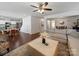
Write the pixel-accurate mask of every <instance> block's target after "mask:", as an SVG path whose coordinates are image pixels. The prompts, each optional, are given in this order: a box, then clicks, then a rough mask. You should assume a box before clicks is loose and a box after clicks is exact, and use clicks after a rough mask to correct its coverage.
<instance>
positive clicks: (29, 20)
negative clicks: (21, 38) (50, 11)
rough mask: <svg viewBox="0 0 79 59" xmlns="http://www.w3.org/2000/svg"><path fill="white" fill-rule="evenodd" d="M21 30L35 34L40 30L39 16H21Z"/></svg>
mask: <svg viewBox="0 0 79 59" xmlns="http://www.w3.org/2000/svg"><path fill="white" fill-rule="evenodd" d="M20 31H21V32H24V33H29V34H35V33H38V32H41V17H37V16H28V17H25V18H23V24H22V27H21V30H20Z"/></svg>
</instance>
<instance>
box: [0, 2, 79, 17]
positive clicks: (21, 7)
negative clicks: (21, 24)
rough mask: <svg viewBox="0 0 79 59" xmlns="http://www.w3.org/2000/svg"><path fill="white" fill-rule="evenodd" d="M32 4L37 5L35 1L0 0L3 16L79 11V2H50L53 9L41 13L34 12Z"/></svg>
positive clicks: (0, 12) (0, 9) (0, 11)
mask: <svg viewBox="0 0 79 59" xmlns="http://www.w3.org/2000/svg"><path fill="white" fill-rule="evenodd" d="M30 5H37V3H36V2H35V3H34V2H0V15H3V16H11V15H12V16H15V17H16V16H17V17H18V16H19V17H20V16H27V15H33V16H46V15H54V14H59V13H64V12H69V11H79V2H49V5H48V7H50V8H52V9H53V11H50V12H49V11H47V12H45V14H43V15H41V14H39V13H37V12H36V13H34V12H32V11H33V10H34V8H33V7H31V6H30Z"/></svg>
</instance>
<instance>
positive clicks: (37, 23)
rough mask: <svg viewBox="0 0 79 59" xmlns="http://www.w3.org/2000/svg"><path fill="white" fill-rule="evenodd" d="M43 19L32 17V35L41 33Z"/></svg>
mask: <svg viewBox="0 0 79 59" xmlns="http://www.w3.org/2000/svg"><path fill="white" fill-rule="evenodd" d="M41 19H42V18H41V17H37V16H32V17H31V33H32V34H34V33H38V32H41V29H42V28H41Z"/></svg>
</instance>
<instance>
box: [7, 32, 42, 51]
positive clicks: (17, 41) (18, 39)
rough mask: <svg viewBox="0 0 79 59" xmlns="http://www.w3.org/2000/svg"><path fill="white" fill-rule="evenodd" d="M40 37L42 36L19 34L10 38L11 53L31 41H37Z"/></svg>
mask: <svg viewBox="0 0 79 59" xmlns="http://www.w3.org/2000/svg"><path fill="white" fill-rule="evenodd" d="M39 36H40V35H39V33H37V34H32V35H31V34H27V33H22V32H19V34H18V35H16V36H15V37H10V38H9V39H8V41H9V45H10V51H11V50H13V49H16V48H18V47H19V46H21V45H23V44H25V43H27V42H29V41H32V40H33V39H35V38H37V37H39Z"/></svg>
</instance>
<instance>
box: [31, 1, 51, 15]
mask: <svg viewBox="0 0 79 59" xmlns="http://www.w3.org/2000/svg"><path fill="white" fill-rule="evenodd" d="M30 6H31V7H34V8H36V10H34V11H33V12H39V13H41V14H44V12H45V11H52V9H51V8H48V7H47V6H48V2H45V3H39V4H38V6H35V5H30Z"/></svg>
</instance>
